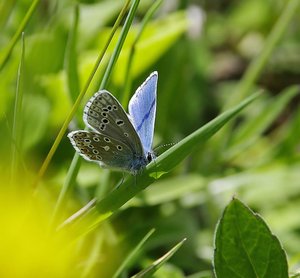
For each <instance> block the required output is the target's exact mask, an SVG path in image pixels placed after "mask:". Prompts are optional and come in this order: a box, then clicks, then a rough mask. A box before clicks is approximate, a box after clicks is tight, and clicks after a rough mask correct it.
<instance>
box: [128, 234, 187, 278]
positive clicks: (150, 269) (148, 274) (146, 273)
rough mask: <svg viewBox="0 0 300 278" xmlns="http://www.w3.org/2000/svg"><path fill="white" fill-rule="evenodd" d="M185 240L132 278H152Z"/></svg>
mask: <svg viewBox="0 0 300 278" xmlns="http://www.w3.org/2000/svg"><path fill="white" fill-rule="evenodd" d="M185 240H186V239H185V238H184V239H183V240H182V241H180V242H179V243H178V244H176V245H175V246H174V247H173V248H172V249H171V250H170V251H169V252H168V253H166V254H165V255H164V256H162V257H161V258H159V259H158V260H156V261H155V262H153V263H152V264H151V265H150V266H149V267H147V268H146V269H144V270H142V271H141V272H139V273H137V274H136V275H134V276H132V278H145V277H153V276H152V275H153V274H154V273H155V271H157V270H158V269H159V268H160V267H161V266H162V265H163V264H164V263H165V262H166V261H168V260H169V259H170V258H171V257H172V256H173V255H174V254H175V253H176V251H177V250H178V249H179V248H180V247H181V245H182V244H183V243H184V242H185Z"/></svg>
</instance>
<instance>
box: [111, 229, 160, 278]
mask: <svg viewBox="0 0 300 278" xmlns="http://www.w3.org/2000/svg"><path fill="white" fill-rule="evenodd" d="M154 232H155V229H151V230H150V231H149V232H148V233H147V234H146V235H145V236H144V237H143V239H142V240H141V241H140V242H139V244H138V245H137V246H136V247H135V248H134V249H133V250H132V251H131V252H130V254H129V255H128V256H127V257H126V259H125V260H124V261H123V263H122V264H121V265H120V267H119V268H118V269H117V271H116V272H115V274H114V276H113V278H117V277H119V276H120V274H121V273H122V271H123V270H125V268H126V267H127V266H128V265H129V264H130V263H131V261H132V259H133V258H134V257H135V255H136V254H137V253H138V252H139V251H140V249H141V248H142V246H143V245H144V244H145V242H146V241H147V240H148V239H149V238H150V236H152V234H153V233H154Z"/></svg>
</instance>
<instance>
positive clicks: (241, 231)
mask: <svg viewBox="0 0 300 278" xmlns="http://www.w3.org/2000/svg"><path fill="white" fill-rule="evenodd" d="M214 271H215V274H216V277H217V278H235V277H236V278H243V277H245V278H252V277H253V278H257V277H259V278H263V277H265V278H269V277H272V278H287V277H288V265H287V258H286V254H285V252H284V250H283V249H282V246H281V244H280V242H279V240H278V239H277V238H276V236H274V235H273V234H272V233H271V231H270V229H269V227H268V226H267V224H266V223H265V222H264V221H263V219H262V218H261V217H260V216H259V215H258V214H256V213H254V212H253V211H251V210H250V209H249V208H248V207H246V206H245V205H244V204H243V203H242V202H241V201H239V200H238V199H233V200H232V201H231V202H230V203H229V205H228V206H227V207H226V208H225V210H224V212H223V215H222V217H221V219H220V222H219V224H218V226H217V229H216V235H215V252H214Z"/></svg>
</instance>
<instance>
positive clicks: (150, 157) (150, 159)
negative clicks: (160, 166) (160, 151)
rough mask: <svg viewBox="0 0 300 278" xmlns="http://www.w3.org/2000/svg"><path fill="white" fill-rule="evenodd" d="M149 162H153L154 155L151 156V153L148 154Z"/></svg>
mask: <svg viewBox="0 0 300 278" xmlns="http://www.w3.org/2000/svg"><path fill="white" fill-rule="evenodd" d="M147 160H148V162H151V161H152V155H151V153H148V154H147Z"/></svg>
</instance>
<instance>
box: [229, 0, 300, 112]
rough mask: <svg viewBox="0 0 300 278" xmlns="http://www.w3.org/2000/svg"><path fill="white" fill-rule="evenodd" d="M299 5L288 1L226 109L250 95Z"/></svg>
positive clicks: (299, 3) (299, 2)
mask: <svg viewBox="0 0 300 278" xmlns="http://www.w3.org/2000/svg"><path fill="white" fill-rule="evenodd" d="M299 6H300V1H299V0H289V1H287V3H286V6H285V8H284V9H283V11H282V13H280V17H279V18H278V20H277V22H276V24H275V26H274V27H273V28H272V30H271V33H270V35H269V36H268V38H267V40H266V42H265V44H264V48H263V50H262V52H261V53H260V55H259V56H258V57H257V58H256V59H254V60H253V61H252V62H251V64H250V66H249V67H248V68H247V71H246V73H245V74H244V76H243V78H242V80H241V82H240V84H239V85H238V87H237V88H236V90H235V91H234V92H233V94H232V95H231V96H230V98H228V102H227V103H225V105H224V110H227V109H228V108H230V107H232V106H233V105H236V104H237V103H239V102H240V101H241V100H242V99H244V98H245V97H246V96H247V95H249V93H250V92H251V89H252V87H253V85H254V83H255V81H256V80H257V79H258V78H259V76H260V74H261V72H262V70H263V69H264V67H265V66H266V64H267V62H268V59H269V58H270V57H271V55H272V53H273V51H274V49H275V47H276V45H277V43H278V42H279V41H280V39H281V38H282V37H283V35H284V32H285V31H286V29H287V27H288V24H289V23H290V22H291V20H292V18H293V16H294V15H295V14H296V12H297V11H298V10H299Z"/></svg>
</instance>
